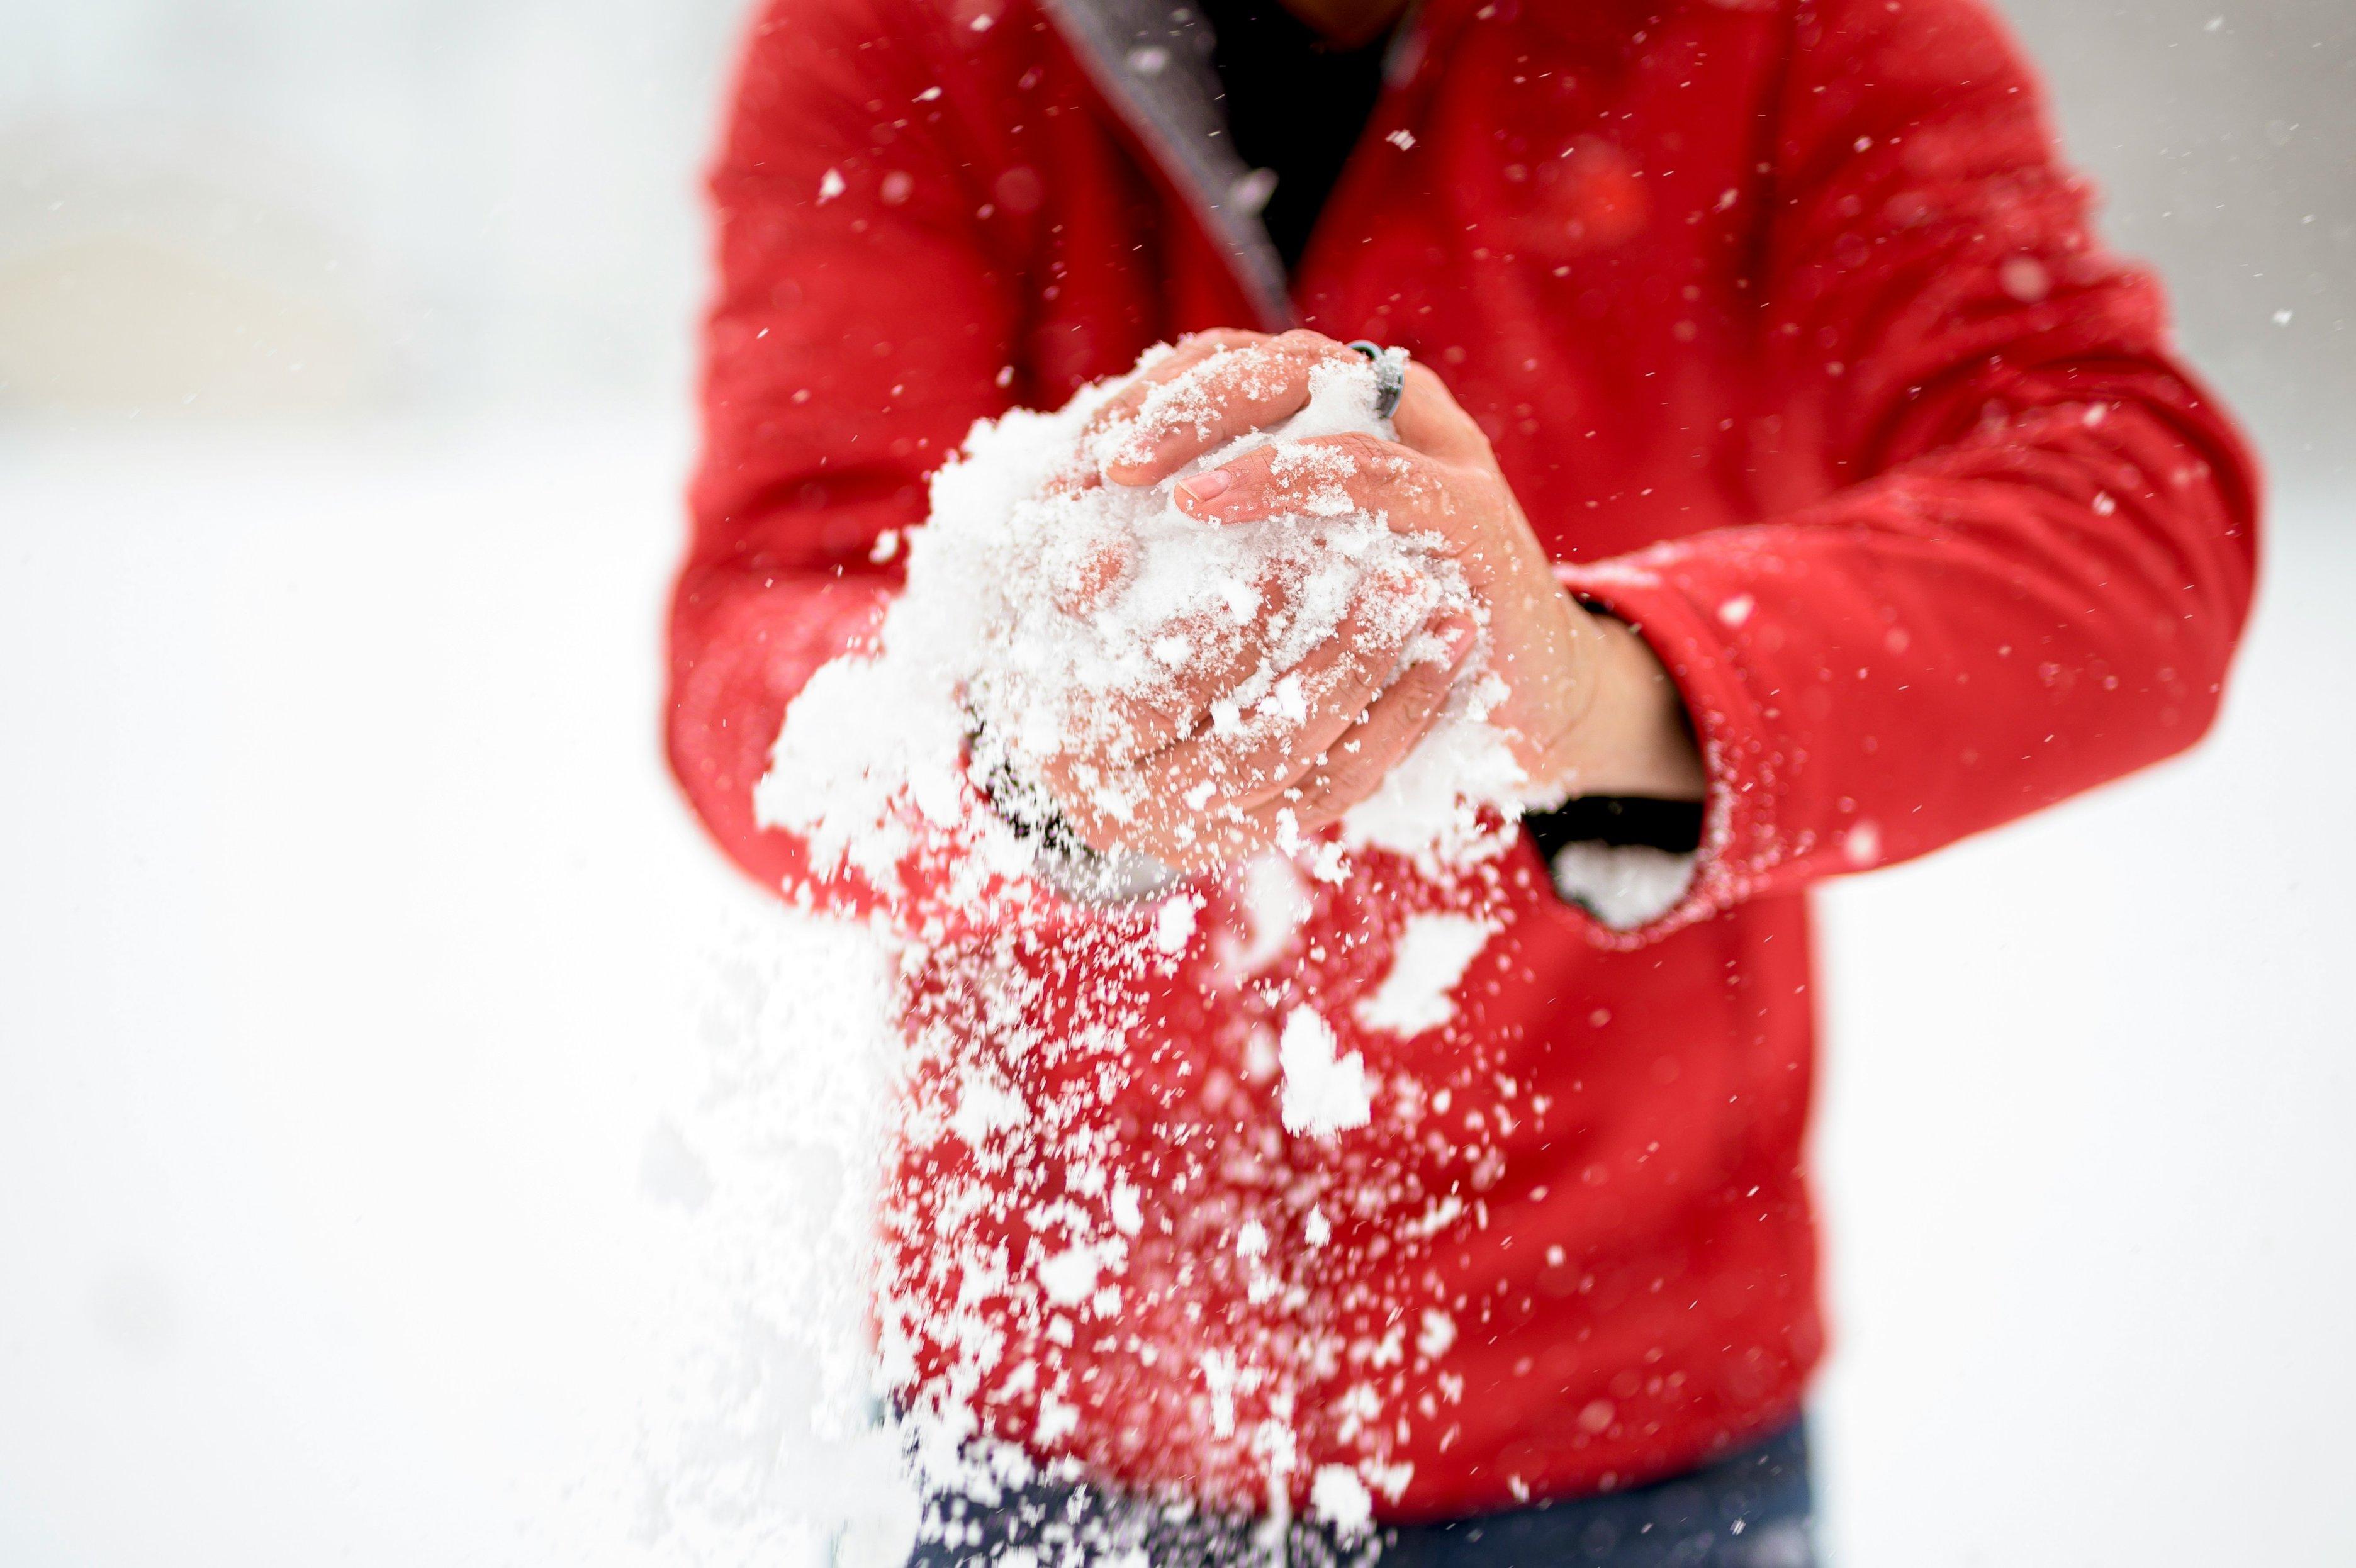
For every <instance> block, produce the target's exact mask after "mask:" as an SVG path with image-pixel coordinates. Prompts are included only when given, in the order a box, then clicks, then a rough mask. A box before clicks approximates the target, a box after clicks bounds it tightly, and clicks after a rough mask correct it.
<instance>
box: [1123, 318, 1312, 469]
mask: <svg viewBox="0 0 2356 1568" xmlns="http://www.w3.org/2000/svg"><path fill="white" fill-rule="evenodd" d="M1267 338H1268V334H1266V333H1264V332H1246V331H1244V330H1243V329H1242V328H1240V327H1229V326H1222V327H1215V328H1213V329H1212V330H1210V331H1208V332H1195V333H1189V334H1188V335H1187V336H1184V337H1182V338H1180V339H1179V340H1178V341H1177V343H1175V344H1174V345H1173V346H1172V347H1171V350H1170V352H1169V353H1167V354H1165V355H1163V356H1162V357H1161V358H1159V359H1156V360H1155V361H1154V362H1153V363H1152V364H1151V365H1149V366H1147V367H1146V368H1144V369H1143V370H1141V371H1140V372H1138V374H1137V375H1135V376H1133V377H1131V378H1130V382H1129V385H1127V386H1126V387H1123V388H1122V389H1120V390H1119V391H1118V392H1116V393H1114V394H1113V395H1112V397H1111V398H1109V399H1108V400H1106V401H1105V403H1104V404H1103V405H1102V406H1101V407H1099V408H1098V410H1097V411H1096V412H1095V413H1093V414H1090V415H1089V416H1088V422H1087V425H1086V426H1084V427H1083V429H1082V437H1083V440H1085V441H1093V440H1094V439H1095V438H1096V437H1097V436H1098V435H1100V434H1102V433H1103V432H1106V431H1108V430H1109V429H1111V428H1112V427H1113V426H1114V425H1117V424H1120V423H1123V422H1125V421H1129V420H1132V419H1135V418H1136V417H1137V411H1138V409H1139V408H1140V407H1141V406H1142V405H1143V404H1144V402H1145V400H1146V399H1147V398H1148V397H1150V396H1151V395H1152V392H1153V389H1155V388H1157V387H1161V386H1163V385H1166V384H1167V383H1169V382H1171V381H1174V380H1176V379H1178V378H1179V377H1181V376H1183V375H1184V374H1185V373H1186V372H1187V371H1189V370H1191V369H1193V368H1194V367H1195V366H1197V365H1199V364H1201V363H1202V362H1203V361H1204V360H1205V359H1207V358H1209V357H1211V356H1212V355H1214V354H1221V353H1225V352H1226V351H1227V350H1228V349H1231V348H1245V347H1250V346H1251V345H1252V344H1255V343H1262V342H1265V341H1267Z"/></svg>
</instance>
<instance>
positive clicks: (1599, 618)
mask: <svg viewBox="0 0 2356 1568" xmlns="http://www.w3.org/2000/svg"><path fill="white" fill-rule="evenodd" d="M1587 631H1588V635H1590V637H1592V638H1593V639H1594V640H1593V641H1592V642H1591V643H1590V688H1589V699H1588V701H1587V702H1586V704H1585V705H1584V711H1583V712H1582V713H1581V715H1580V719H1579V720H1578V721H1577V722H1576V723H1575V724H1573V725H1572V726H1571V727H1570V728H1569V731H1566V732H1565V734H1564V735H1563V737H1562V739H1561V741H1560V742H1559V744H1558V746H1556V747H1554V748H1551V750H1552V751H1553V752H1554V756H1553V757H1552V759H1550V760H1551V761H1552V762H1553V763H1554V764H1555V765H1554V766H1552V767H1550V768H1549V769H1548V770H1547V777H1548V779H1549V781H1550V782H1551V783H1552V784H1553V785H1554V786H1555V787H1556V788H1557V789H1558V790H1560V791H1562V792H1563V793H1564V794H1565V795H1566V796H1569V797H1577V796H1580V795H1630V796H1636V797H1640V798H1644V799H1650V800H1699V799H1701V798H1702V797H1703V796H1704V795H1706V794H1707V793H1708V787H1709V778H1708V772H1707V771H1706V770H1705V769H1704V768H1703V766H1702V761H1701V750H1700V747H1699V746H1698V745H1697V743H1696V741H1695V739H1694V729H1693V723H1692V720H1691V719H1690V717H1689V716H1688V715H1687V711H1686V706H1685V699H1684V697H1683V696H1682V694H1680V693H1679V691H1678V690H1677V686H1676V681H1674V680H1672V679H1671V678H1670V677H1669V672H1668V670H1667V669H1666V668H1665V667H1664V666H1663V665H1662V663H1661V661H1660V658H1659V656H1657V655H1655V653H1654V652H1653V649H1652V645H1650V644H1649V643H1647V642H1645V641H1644V637H1643V636H1642V635H1640V634H1639V633H1638V632H1637V631H1636V630H1635V628H1633V627H1632V626H1630V625H1629V624H1627V623H1625V622H1623V621H1619V620H1615V619H1613V618H1612V616H1610V615H1607V614H1603V613H1591V614H1590V617H1589V620H1588V627H1587Z"/></svg>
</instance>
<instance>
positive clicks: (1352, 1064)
mask: <svg viewBox="0 0 2356 1568" xmlns="http://www.w3.org/2000/svg"><path fill="white" fill-rule="evenodd" d="M1338 1043H1339V1042H1338V1041H1336V1040H1335V1039H1334V1038H1333V1026H1332V1025H1331V1024H1328V1023H1327V1022H1326V1021H1325V1020H1324V1019H1323V1018H1322V1017H1320V1016H1319V1015H1318V1012H1317V1009H1316V1008H1312V1007H1310V1006H1308V1005H1307V1004H1306V1003H1304V1004H1302V1005H1301V1006H1299V1007H1296V1008H1293V1009H1292V1011H1291V1012H1290V1013H1289V1014H1287V1015H1286V1017H1285V1020H1284V1035H1283V1038H1282V1039H1281V1040H1279V1041H1278V1042H1277V1048H1276V1049H1277V1059H1278V1061H1279V1062H1280V1064H1281V1065H1282V1068H1283V1072H1284V1128H1285V1131H1287V1132H1289V1133H1294V1134H1301V1135H1306V1136H1311V1137H1324V1136H1329V1135H1331V1134H1333V1133H1338V1132H1343V1131H1346V1130H1347V1129H1349V1128H1351V1127H1363V1126H1365V1125H1366V1123H1367V1122H1368V1121H1370V1120H1372V1119H1373V1115H1374V1091H1373V1088H1372V1086H1371V1085H1369V1084H1368V1083H1367V1082H1366V1066H1365V1059H1364V1058H1363V1057H1361V1056H1360V1055H1359V1054H1358V1053H1357V1052H1356V1051H1352V1052H1350V1054H1349V1055H1347V1056H1341V1055H1338V1054H1337V1051H1336V1048H1337V1046H1338Z"/></svg>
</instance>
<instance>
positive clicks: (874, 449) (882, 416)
mask: <svg viewBox="0 0 2356 1568" xmlns="http://www.w3.org/2000/svg"><path fill="white" fill-rule="evenodd" d="M889 3H890V0H873V4H874V5H886V4H889ZM945 38H946V30H945V29H937V28H936V29H926V28H924V27H916V26H909V25H905V23H904V22H903V21H901V20H900V19H897V18H885V17H883V16H878V15H875V14H873V11H872V10H871V9H870V6H869V5H868V4H866V3H864V0H777V3H776V4H773V5H771V6H770V7H769V8H768V10H767V11H766V14H765V15H764V16H763V17H762V19H761V21H760V22H759V24H758V25H757V27H755V31H754V34H753V37H752V40H751V43H750V45H749V47H748V50H747V53H746V56H745V59H744V64H743V67H742V70H741V74H740V77H739V80H738V84H737V90H736V94H735V98H734V109H733V112H732V115H731V118H730V122H729V125H728V128H727V131H726V133H725V138H724V141H723V148H722V152H721V155H720V157H719V160H718V163H717V165H716V167H715V169H714V172H713V174H712V196H713V198H714V201H715V205H716V208H717V211H718V219H719V257H718V261H719V276H720V283H719V291H718V295H717V298H716V299H715V301H714V302H713V304H712V310H711V315H710V318H709V323H708V325H707V327H706V332H705V337H704V354H705V364H704V379H703V392H702V397H703V415H704V447H703V452H702V456H701V462H700V464H699V467H698V470H697V473H696V476H695V479H694V482H693V485H692V487H691V492H690V507H691V514H692V520H693V537H692V540H691V546H690V549H689V553H688V556H687V560H686V563H685V566H684V567H683V569H682V570H681V571H680V578H679V582H678V586H677V589H676V592H675V594H674V597H673V603H672V609H671V620H670V706H669V737H668V738H669V753H670V762H671V766H672V769H673V771H674V772H675V773H677V775H678V777H679V779H680V784H682V785H683V786H684V788H685V790H686V792H687V795H688V797H689V799H690V801H691V804H692V805H694V807H695V809H696V811H697V813H698V814H699V815H700V816H701V817H702V819H703V821H704V823H705V824H706V825H707V826H708V827H710V829H711V831H712V834H713V836H714V837H717V838H718V840H719V841H720V844H721V846H722V848H724V849H725V850H726V851H727V852H728V853H729V854H730V855H731V856H732V857H733V858H734V859H735V860H736V861H737V862H738V863H739V864H740V865H742V866H743V867H744V869H746V870H747V871H749V872H750V873H752V875H753V876H754V877H755V878H756V879H758V880H761V881H762V882H764V883H766V884H767V885H768V886H770V887H772V888H779V887H782V888H783V889H784V890H785V891H787V892H788V893H792V894H800V893H804V892H808V893H809V894H811V895H813V896H815V897H817V898H819V899H821V900H823V901H826V902H828V903H830V904H832V905H835V906H836V907H853V908H856V907H861V906H872V905H873V903H874V899H873V890H869V889H866V888H864V887H855V886H852V885H851V884H849V883H833V884H829V885H823V886H816V887H814V886H812V884H811V881H810V879H809V875H808V867H807V864H806V859H805V855H804V851H803V847H802V846H801V845H800V844H799V843H798V841H797V840H796V839H794V838H793V837H791V836H789V835H787V834H785V833H782V832H778V831H776V830H774V829H765V828H762V827H759V826H758V825H757V824H756V823H755V818H754V807H753V786H754V784H755V782H756V781H758V780H759V778H760V777H761V775H762V773H764V772H765V771H766V768H767V765H768V754H769V748H770V745H771V743H772V742H773V741H775V739H776V733H777V729H778V725H779V722H780V720H781V719H782V717H783V715H784V712H785V709H786V706H787V703H788V702H790V701H791V700H792V699H793V697H794V695H795V694H796V693H797V692H798V691H799V690H800V689H801V687H802V685H803V683H804V682H806V681H807V680H808V679H809V677H810V676H811V674H812V673H814V672H815V671H816V670H817V669H818V667H819V666H821V665H823V664H824V663H826V662H827V661H828V660H829V659H831V658H833V657H834V656H837V655H838V654H841V653H842V652H844V651H845V650H846V649H848V648H851V646H853V645H855V644H856V643H857V642H858V641H859V640H860V639H861V638H862V637H863V636H864V635H866V634H868V633H869V632H870V631H872V629H873V626H874V624H875V623H876V621H877V620H878V619H879V618H880V617H881V614H882V613H883V607H884V604H885V603H886V601H887V599H888V598H889V596H890V595H891V594H892V593H893V592H894V590H895V588H896V586H897V583H898V581H899V575H898V571H897V568H896V565H894V564H893V563H891V562H888V561H887V562H878V561H876V560H873V559H872V557H873V555H874V554H875V553H877V552H876V550H875V548H874V547H875V545H876V541H877V539H878V538H879V536H881V535H882V534H883V532H884V531H886V530H888V529H892V528H901V527H905V526H907V525H910V524H914V523H917V522H920V521H922V520H923V518H924V516H925V495H926V489H925V478H924V476H925V475H926V474H927V473H929V472H930V471H931V470H932V469H933V468H935V467H937V465H938V464H939V462H940V460H941V458H942V457H943V456H944V455H945V454H946V453H948V451H950V450H951V449H952V448H953V447H955V446H956V444H957V443H958V442H959V441H961V440H962V439H963V438H964V436H965V433H966V432H967V431H968V430H969V428H970V427H971V425H972V423H973V421H975V420H976V419H978V418H980V417H982V416H985V415H990V414H995V413H998V412H1000V411H1002V410H1003V409H1004V408H1005V407H1006V405H1007V403H1008V401H1009V397H1008V394H1007V393H1006V392H1005V391H1003V390H1001V386H1002V384H1003V383H1002V382H1001V379H1000V371H1001V368H1002V367H1004V366H1005V365H1006V364H1007V363H1008V362H1009V358H1010V348H1009V345H1010V343H1011V341H1012V334H1013V330H1014V313H1015V306H1014V304H1012V291H1011V290H1009V289H1008V288H1006V287H1004V286H1002V284H1001V279H1002V278H1003V277H1004V276H1005V270H1004V266H1003V264H1002V262H1001V261H1000V260H998V259H997V258H995V257H994V256H993V255H992V254H991V250H990V247H989V242H988V237H987V235H986V234H985V233H984V232H983V231H982V229H981V228H980V225H979V224H978V222H977V220H976V218H975V214H976V211H977V209H978V208H980V207H981V206H982V204H983V203H985V202H986V201H987V200H988V199H989V198H988V196H987V195H986V194H984V193H981V192H979V191H976V190H975V189H972V188H970V185H971V178H972V176H970V174H969V170H968V169H967V167H966V166H965V165H963V164H962V163H961V161H960V159H959V158H958V156H957V155H956V154H955V152H954V150H953V149H954V147H955V146H956V144H958V141H959V139H960V138H961V137H962V136H963V135H965V134H966V130H967V128H965V127H961V126H959V125H958V123H956V120H955V118H954V116H955V115H956V114H957V112H958V110H957V107H956V105H955V104H953V103H948V102H945V101H943V98H944V95H943V94H942V92H941V91H939V90H938V84H939V82H940V81H941V80H942V78H943V75H944V74H945V73H944V72H942V71H941V70H940V69H937V67H938V66H939V64H940V63H941V62H939V61H937V60H935V59H927V58H926V54H927V51H928V50H930V49H933V48H947V47H953V46H952V45H951V44H949V43H948V42H946V41H945Z"/></svg>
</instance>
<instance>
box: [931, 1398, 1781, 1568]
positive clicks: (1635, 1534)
mask: <svg viewBox="0 0 2356 1568" xmlns="http://www.w3.org/2000/svg"><path fill="white" fill-rule="evenodd" d="M1813 1506H1814V1504H1813V1498H1812V1494H1811V1492H1810V1488H1809V1484H1808V1437H1807V1432H1806V1429H1805V1428H1804V1426H1803V1425H1802V1424H1800V1423H1797V1422H1794V1424H1792V1425H1790V1426H1788V1427H1786V1428H1784V1429H1783V1431H1781V1432H1779V1433H1777V1434H1776V1435H1774V1436H1772V1437H1770V1438H1768V1439H1767V1440H1766V1441H1765V1442H1763V1443H1761V1444H1759V1445H1757V1446H1755V1447H1751V1448H1746V1449H1743V1450H1741V1451H1740V1453H1736V1454H1730V1455H1729V1456H1726V1457H1725V1458H1723V1459H1719V1460H1716V1461H1713V1462H1712V1463H1710V1464H1708V1465H1705V1466H1703V1467H1701V1468H1700V1469H1698V1470H1692V1471H1688V1472H1687V1473H1686V1474H1685V1475H1682V1476H1672V1477H1669V1478H1668V1479H1667V1480H1665V1481H1656V1482H1655V1483H1654V1484H1653V1485H1651V1486H1648V1487H1635V1488H1630V1489H1629V1490H1627V1491H1622V1492H1608V1493H1604V1494H1602V1495H1601V1496H1595V1497H1580V1498H1560V1499H1555V1500H1553V1501H1551V1502H1546V1503H1541V1504H1538V1505H1537V1506H1536V1507H1533V1508H1525V1509H1512V1510H1510V1511H1508V1512H1505V1513H1490V1514H1476V1515H1473V1516H1472V1517H1470V1518H1466V1519H1456V1520H1448V1521H1447V1522H1445V1523H1441V1524H1422V1525H1404V1526H1400V1527H1398V1528H1397V1529H1394V1530H1386V1531H1379V1532H1377V1533H1376V1536H1375V1538H1374V1539H1373V1540H1372V1541H1367V1542H1364V1543H1351V1542H1345V1541H1337V1540H1336V1539H1334V1538H1333V1535H1332V1533H1331V1532H1330V1531H1324V1530H1323V1529H1321V1528H1319V1527H1317V1526H1315V1525H1310V1524H1295V1525H1294V1526H1293V1527H1292V1528H1291V1529H1290V1531H1289V1532H1288V1533H1287V1539H1286V1540H1285V1541H1284V1542H1283V1545H1284V1548H1285V1552H1284V1556H1283V1558H1282V1561H1283V1562H1285V1563H1289V1564H1290V1568H1357V1565H1360V1564H1366V1563H1373V1564H1376V1565H1377V1568H1814V1565H1815V1560H1816V1559H1815V1546H1814V1544H1813V1541H1812V1539H1811V1534H1810V1530H1809V1515H1810V1513H1811V1511H1812V1509H1813ZM923 1534H924V1539H923V1540H922V1541H919V1543H918V1544H917V1547H916V1552H915V1554H914V1555H913V1556H911V1557H910V1558H909V1560H908V1564H909V1568H986V1565H989V1564H994V1563H1001V1564H1002V1563H1006V1562H1007V1559H1006V1555H1005V1554H1007V1553H1008V1552H1016V1553H1022V1552H1028V1553H1029V1556H1030V1560H1031V1562H1033V1563H1036V1564H1037V1565H1038V1568H1062V1565H1063V1564H1065V1563H1067V1562H1069V1563H1106V1562H1111V1561H1116V1560H1119V1559H1120V1558H1121V1557H1122V1556H1123V1555H1124V1554H1126V1553H1132V1552H1142V1553H1143V1560H1144V1562H1146V1563H1151V1565H1152V1568H1197V1565H1198V1564H1212V1563H1217V1564H1227V1563H1274V1562H1277V1561H1279V1559H1278V1558H1277V1556H1276V1551H1275V1546H1276V1543H1275V1542H1273V1541H1269V1539H1268V1538H1267V1535H1266V1532H1265V1531H1264V1530H1262V1529H1259V1528H1257V1527H1256V1526H1255V1523H1254V1521H1253V1520H1249V1519H1238V1518H1235V1517H1231V1516H1224V1515H1212V1514H1202V1513H1173V1510H1170V1509H1165V1508H1162V1507H1160V1506H1158V1505H1155V1504H1152V1503H1151V1502H1147V1501H1144V1500H1142V1499H1135V1498H1129V1497H1125V1496H1122V1495H1120V1494H1117V1493H1114V1492H1111V1491H1109V1490H1108V1489H1107V1488H1100V1487H1091V1486H1088V1485H1086V1484H1084V1483H1043V1484H1040V1485H1035V1486H1032V1487H1028V1488H1023V1489H1022V1490H1020V1491H1018V1492H1014V1493H1011V1494H1010V1495H1009V1496H1008V1497H1007V1498H1006V1499H1004V1501H1002V1502H1001V1503H999V1504H996V1505H993V1506H991V1507H989V1508H980V1507H977V1506H976V1505H974V1504H972V1503H969V1502H967V1501H966V1500H965V1499H957V1498H947V1497H936V1498H933V1499H928V1501H927V1503H926V1529H925V1531H924V1532H923ZM1022 1561H1023V1559H1022V1557H1021V1556H1020V1555H1018V1556H1016V1557H1015V1558H1014V1559H1013V1562H1014V1563H1021V1562H1022ZM1129 1561H1130V1562H1132V1563H1134V1562H1136V1561H1138V1559H1137V1558H1136V1557H1134V1556H1131V1557H1130V1558H1129Z"/></svg>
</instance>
